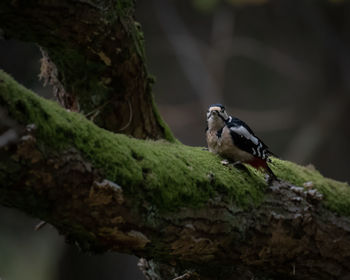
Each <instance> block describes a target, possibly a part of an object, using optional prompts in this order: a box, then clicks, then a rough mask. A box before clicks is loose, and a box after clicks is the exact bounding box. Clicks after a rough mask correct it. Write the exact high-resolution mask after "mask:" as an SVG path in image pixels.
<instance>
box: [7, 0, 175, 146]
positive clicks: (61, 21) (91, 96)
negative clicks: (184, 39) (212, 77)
mask: <svg viewBox="0 0 350 280" xmlns="http://www.w3.org/2000/svg"><path fill="white" fill-rule="evenodd" d="M133 14H134V2H133V1H132V0H123V1H122V0H118V1H117V0H114V1H109V0H103V1H83V0H80V1H71V0H64V1H62V0H57V1H35V0H32V1H28V0H19V1H9V0H6V1H1V3H0V15H1V16H0V27H1V28H2V30H3V31H4V36H5V37H13V38H18V39H21V40H25V41H32V42H36V43H38V44H39V45H40V46H41V49H42V53H43V59H42V65H41V77H42V78H43V79H44V80H45V81H46V83H49V84H51V85H53V87H54V92H55V95H56V97H57V99H58V101H59V102H60V103H61V105H63V106H64V107H65V108H67V109H70V110H71V111H76V112H80V113H82V114H84V115H85V116H86V117H88V118H90V119H91V120H93V121H94V122H95V123H96V124H97V125H98V126H100V127H103V128H105V129H108V130H111V131H114V132H121V133H125V134H129V135H132V136H134V137H137V138H152V139H160V138H165V139H167V140H173V137H172V135H171V132H170V131H169V129H168V128H167V126H166V125H165V123H164V122H163V121H162V120H161V118H160V116H159V114H158V112H157V109H156V107H155V105H154V101H153V96H152V83H153V78H152V77H150V76H149V74H148V72H147V66H146V62H145V60H146V58H145V52H144V45H143V34H142V32H141V30H140V25H139V23H137V22H136V21H135V20H134V18H133Z"/></svg>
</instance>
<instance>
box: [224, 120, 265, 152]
mask: <svg viewBox="0 0 350 280" xmlns="http://www.w3.org/2000/svg"><path fill="white" fill-rule="evenodd" d="M230 130H232V131H233V132H235V133H237V134H239V135H242V136H243V137H245V138H247V139H248V140H250V141H252V142H253V143H254V144H255V145H258V143H259V140H258V138H256V137H255V136H254V135H252V134H251V133H250V132H249V131H248V130H247V129H246V128H245V127H243V126H239V127H231V128H230ZM258 153H259V151H258Z"/></svg>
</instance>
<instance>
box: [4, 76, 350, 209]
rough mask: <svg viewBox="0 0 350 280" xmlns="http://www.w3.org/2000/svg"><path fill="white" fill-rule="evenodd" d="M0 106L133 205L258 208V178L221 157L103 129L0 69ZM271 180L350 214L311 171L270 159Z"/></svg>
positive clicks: (343, 192)
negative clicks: (88, 165)
mask: <svg viewBox="0 0 350 280" xmlns="http://www.w3.org/2000/svg"><path fill="white" fill-rule="evenodd" d="M0 105H5V106H7V107H8V109H9V112H10V114H11V115H12V116H14V118H15V119H17V120H18V121H20V122H21V123H23V124H28V123H35V124H36V126H37V131H36V137H37V139H38V142H39V144H41V145H42V146H50V147H53V148H54V149H55V150H60V149H65V148H68V147H72V146H73V147H75V148H77V149H78V150H80V151H81V152H82V154H83V155H84V156H85V157H86V158H87V159H88V160H89V161H91V162H92V163H93V164H94V166H95V167H97V168H99V169H101V170H102V172H103V173H104V175H105V177H106V178H108V179H109V180H111V181H114V182H116V183H118V184H119V185H120V186H122V188H123V190H124V192H125V193H126V194H127V195H129V196H131V197H133V198H134V199H135V202H137V203H141V204H142V203H143V200H144V199H145V197H146V200H147V201H148V202H150V203H152V204H153V205H155V206H156V207H157V208H158V210H159V211H176V210H177V209H178V208H179V207H184V206H187V207H188V206H191V207H198V206H201V205H203V204H204V203H205V202H207V201H208V199H215V197H216V196H217V195H218V194H222V195H223V196H222V197H223V198H224V199H225V200H226V201H229V202H233V203H235V204H236V205H237V206H240V207H243V208H246V209H247V208H249V207H252V206H256V205H259V203H261V202H262V201H263V199H264V193H265V188H266V183H265V180H264V178H263V176H262V174H261V173H259V172H255V171H253V170H252V169H248V171H241V170H238V169H236V168H232V169H230V168H228V167H225V166H223V165H222V164H221V163H220V160H221V159H220V158H219V157H217V156H215V155H213V154H211V153H209V152H207V151H203V150H202V149H201V148H198V147H189V146H185V145H182V144H180V143H178V142H176V143H170V142H168V141H164V140H160V141H151V140H138V139H134V138H130V137H128V136H125V135H122V134H114V133H111V132H109V131H106V130H104V129H101V128H99V127H97V126H95V125H94V124H92V123H91V122H90V121H88V120H86V119H85V118H84V117H83V116H82V115H80V114H76V113H71V112H67V111H66V110H64V109H63V108H61V107H60V106H58V105H57V104H56V103H54V102H51V101H48V100H45V99H42V98H40V97H38V96H36V95H35V94H33V93H32V92H30V91H29V90H27V89H25V88H24V87H22V86H20V85H18V84H17V83H16V82H15V81H14V80H13V79H12V78H11V77H9V76H8V75H7V74H5V73H3V72H0ZM272 168H273V169H274V171H275V172H276V173H277V175H278V176H279V177H281V178H283V179H285V180H288V181H290V182H292V183H294V184H298V185H302V183H303V182H306V181H313V182H314V184H315V187H316V188H318V189H319V190H320V192H322V193H323V194H324V195H325V200H324V203H325V205H326V206H327V207H329V208H330V209H332V210H334V211H336V212H339V213H343V214H350V213H349V212H350V210H349V209H350V189H349V187H348V185H346V184H342V183H339V182H335V181H333V180H330V179H325V178H323V177H322V175H320V174H319V172H317V171H313V170H311V169H308V168H305V167H301V166H298V165H295V164H293V163H290V162H285V161H281V160H277V159H274V160H273V164H272Z"/></svg>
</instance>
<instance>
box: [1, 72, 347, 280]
mask: <svg viewBox="0 0 350 280" xmlns="http://www.w3.org/2000/svg"><path fill="white" fill-rule="evenodd" d="M0 106H1V107H2V108H6V109H7V112H8V116H9V118H11V119H12V123H13V122H14V121H16V122H17V123H18V125H20V126H22V130H21V133H22V134H21V135H20V138H19V140H18V141H16V142H15V143H12V144H8V145H6V146H4V147H1V149H0V158H1V161H0V203H1V204H2V205H6V206H10V207H16V208H19V209H21V210H23V211H25V212H26V213H28V214H31V215H34V216H36V217H39V218H41V219H43V220H45V221H47V222H49V223H50V224H52V225H54V226H55V227H56V228H57V229H58V231H59V232H60V233H61V234H63V235H65V236H66V238H67V240H69V241H72V242H76V243H78V244H79V245H80V247H81V248H82V249H85V250H89V251H99V252H100V251H105V250H112V251H118V252H124V253H131V254H135V255H137V256H140V257H144V258H146V259H148V260H150V259H153V260H154V261H155V262H157V263H162V264H164V265H166V266H168V267H171V268H172V269H173V270H174V271H173V276H172V277H173V278H176V277H181V276H182V275H186V273H188V272H189V271H193V273H194V275H197V273H198V274H199V275H201V279H219V278H220V277H221V278H222V279H233V278H234V279H237V275H241V277H240V279H246V278H244V277H251V275H257V276H264V277H277V278H278V277H279V278H281V277H282V278H284V279H285V278H286V277H289V276H292V275H293V273H294V276H293V277H294V278H295V279H305V278H308V279H330V278H332V277H333V278H339V277H340V276H344V275H349V274H350V268H349V266H348V264H349V261H350V255H349V251H350V220H349V218H348V217H347V216H349V215H350V188H349V186H348V185H347V184H345V183H339V182H336V181H333V180H330V179H326V178H324V177H322V176H321V175H320V174H319V173H318V172H317V171H316V170H313V169H312V168H311V167H309V168H306V167H301V166H298V165H295V164H293V163H290V162H285V161H282V160H278V159H273V162H272V164H271V167H272V168H273V171H274V172H275V173H276V174H277V176H278V177H279V178H281V179H283V180H285V181H283V182H282V183H281V184H275V185H274V186H271V187H268V186H267V185H266V184H265V181H264V179H263V177H262V174H260V173H258V172H255V171H254V170H253V169H250V168H248V169H247V171H240V170H237V169H235V168H230V167H226V166H222V165H221V164H220V159H219V158H218V157H217V156H215V155H212V154H210V153H209V152H207V151H202V149H200V148H194V147H187V146H184V145H181V144H176V143H169V142H166V141H142V140H137V139H133V138H129V137H128V136H125V135H119V134H112V133H110V132H108V131H105V130H103V129H101V128H98V127H97V126H95V125H94V124H92V123H91V122H89V121H88V120H86V119H85V118H84V117H83V116H81V115H79V114H76V113H72V112H68V111H66V110H64V109H62V108H60V107H59V106H57V105H56V104H55V103H52V102H50V101H47V100H43V99H42V98H39V97H37V96H36V95H34V94H33V93H31V92H29V91H28V90H26V89H24V88H23V87H21V86H19V85H18V84H17V83H16V82H15V81H14V80H13V79H12V78H10V77H9V76H8V75H6V74H4V73H3V72H0ZM28 124H32V125H31V126H30V127H29V129H27V130H25V129H24V127H25V126H26V125H28ZM33 124H34V125H33ZM2 132H3V130H1V133H2ZM287 181H288V182H290V183H287ZM306 182H308V183H307V184H305V188H302V187H296V185H300V186H302V185H303V183H306ZM340 215H343V216H340ZM155 267H156V265H153V266H151V267H150V269H151V270H152V269H154V268H155ZM149 274H150V275H151V273H149ZM249 275H250V276H249ZM154 279H156V278H154ZM159 279H161V278H159ZM164 279H165V278H164Z"/></svg>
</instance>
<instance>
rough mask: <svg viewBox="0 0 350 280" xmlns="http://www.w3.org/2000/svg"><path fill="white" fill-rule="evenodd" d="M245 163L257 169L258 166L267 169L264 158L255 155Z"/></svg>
mask: <svg viewBox="0 0 350 280" xmlns="http://www.w3.org/2000/svg"><path fill="white" fill-rule="evenodd" d="M247 163H248V164H250V165H251V166H253V167H255V168H256V169H259V168H263V169H267V163H266V160H264V159H261V158H258V157H255V158H254V159H253V160H251V161H248V162H247Z"/></svg>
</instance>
